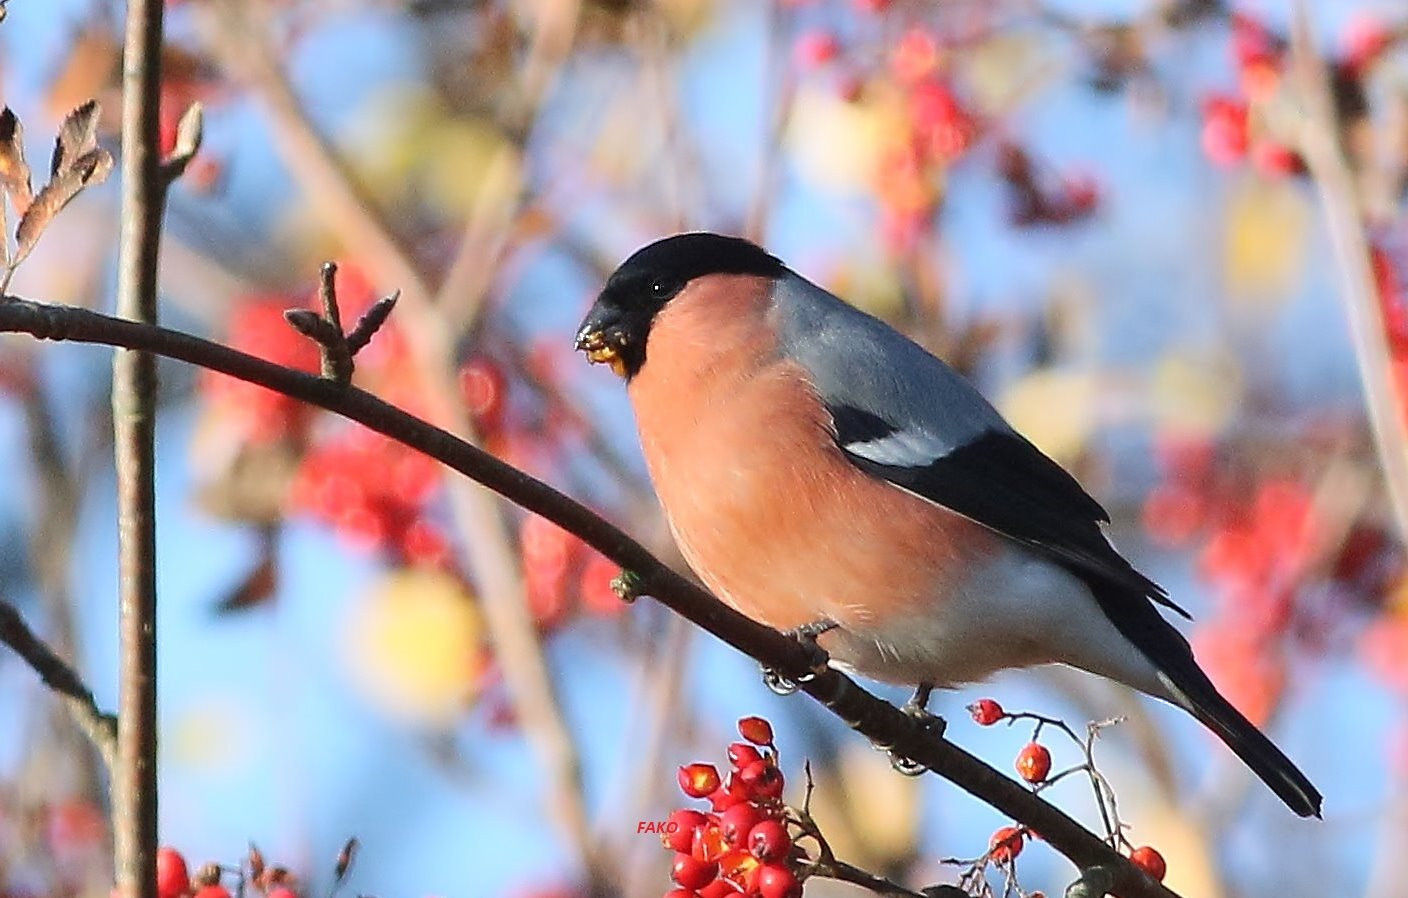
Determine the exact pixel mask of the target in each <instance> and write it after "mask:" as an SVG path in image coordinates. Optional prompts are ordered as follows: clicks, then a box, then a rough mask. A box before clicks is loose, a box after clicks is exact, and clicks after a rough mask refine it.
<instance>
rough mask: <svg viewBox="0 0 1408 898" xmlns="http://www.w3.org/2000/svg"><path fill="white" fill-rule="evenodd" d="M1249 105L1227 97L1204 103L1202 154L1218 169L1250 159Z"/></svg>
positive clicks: (1216, 97)
mask: <svg viewBox="0 0 1408 898" xmlns="http://www.w3.org/2000/svg"><path fill="white" fill-rule="evenodd" d="M1247 143H1248V137H1247V104H1246V103H1245V102H1244V101H1242V100H1239V99H1236V98H1233V97H1226V96H1220V95H1217V96H1212V97H1209V98H1208V99H1207V100H1205V101H1204V102H1203V152H1204V153H1205V154H1206V155H1207V157H1208V158H1209V159H1211V160H1212V161H1213V162H1215V163H1217V164H1218V165H1231V164H1232V163H1234V162H1236V161H1238V160H1240V159H1241V158H1242V157H1244V156H1246V155H1247Z"/></svg>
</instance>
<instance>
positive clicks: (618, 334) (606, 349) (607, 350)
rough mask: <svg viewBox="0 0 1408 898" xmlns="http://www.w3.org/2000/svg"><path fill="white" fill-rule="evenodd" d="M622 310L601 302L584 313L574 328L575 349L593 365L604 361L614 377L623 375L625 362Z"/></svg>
mask: <svg viewBox="0 0 1408 898" xmlns="http://www.w3.org/2000/svg"><path fill="white" fill-rule="evenodd" d="M622 325H623V321H622V320H621V313H620V312H619V311H618V310H616V309H613V308H611V307H609V306H606V305H604V304H603V303H601V302H600V301H598V302H597V303H596V305H594V306H592V308H591V311H589V312H587V317H585V318H583V319H582V324H581V326H580V327H578V328H577V340H576V348H577V350H578V351H579V352H582V353H585V354H586V356H587V361H589V362H591V363H592V364H594V365H595V364H598V363H601V364H607V365H610V366H611V370H612V371H614V372H616V376H618V377H625V376H626V361H625V359H623V358H622V357H621V351H622V350H623V349H625V348H626V343H627V340H626V333H625V330H624V329H623V327H622Z"/></svg>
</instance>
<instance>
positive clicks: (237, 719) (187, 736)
mask: <svg viewBox="0 0 1408 898" xmlns="http://www.w3.org/2000/svg"><path fill="white" fill-rule="evenodd" d="M253 717H254V715H253V714H252V712H251V710H250V708H249V707H248V706H246V705H245V704H244V701H243V699H240V698H236V697H234V696H230V695H224V696H218V695H216V696H204V697H202V699H201V700H200V702H199V703H198V704H195V705H193V706H191V707H190V708H189V709H187V710H185V711H182V712H179V713H178V714H177V715H176V716H175V720H174V721H173V722H172V723H171V724H170V725H169V727H168V728H167V732H166V733H164V734H163V738H162V741H163V744H164V750H165V751H167V752H169V753H170V755H169V756H170V759H171V760H172V761H174V762H175V763H178V764H188V765H190V766H192V767H206V768H217V769H219V768H224V769H228V768H230V767H232V766H233V765H235V764H237V763H240V762H242V761H247V760H249V759H250V758H251V750H252V748H253V743H251V742H250V740H249V738H248V737H247V735H246V734H248V733H252V732H255V731H256V729H257V727H256V726H255V724H254V720H253Z"/></svg>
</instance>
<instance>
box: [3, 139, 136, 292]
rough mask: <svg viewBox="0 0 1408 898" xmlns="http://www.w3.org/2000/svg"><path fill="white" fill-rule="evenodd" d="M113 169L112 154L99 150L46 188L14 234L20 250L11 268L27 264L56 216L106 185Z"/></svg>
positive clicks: (91, 153)
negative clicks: (83, 194) (72, 202)
mask: <svg viewBox="0 0 1408 898" xmlns="http://www.w3.org/2000/svg"><path fill="white" fill-rule="evenodd" d="M112 166H113V160H112V154H111V153H109V152H108V151H107V150H104V149H101V148H99V149H96V150H93V151H91V152H89V153H86V154H84V155H82V156H80V157H78V158H77V159H75V160H73V163H72V164H71V165H67V166H66V167H65V168H64V171H63V172H62V173H61V174H58V175H55V176H54V178H53V180H51V181H50V182H49V183H48V184H45V185H44V189H43V190H41V191H39V195H38V196H36V197H35V198H34V202H33V203H31V204H30V206H29V209H27V210H26V211H25V213H24V216H23V217H22V218H21V219H20V226H19V227H18V228H17V229H16V230H15V241H16V243H17V247H16V250H15V258H14V261H13V263H12V264H14V265H18V264H20V263H21V262H23V261H24V259H25V257H26V256H28V255H29V253H30V251H31V250H33V249H34V244H35V243H37V242H38V241H39V235H40V234H43V233H44V229H45V228H47V227H48V226H49V223H50V222H51V221H53V220H54V216H55V215H58V214H59V212H60V211H61V210H62V209H63V208H64V206H67V205H68V204H69V201H70V200H72V199H73V198H74V197H76V196H78V194H79V192H80V191H82V190H83V188H85V187H88V186H90V185H93V184H101V183H102V182H103V181H106V180H107V177H108V175H109V174H110V173H111V172H112Z"/></svg>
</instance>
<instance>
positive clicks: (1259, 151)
mask: <svg viewBox="0 0 1408 898" xmlns="http://www.w3.org/2000/svg"><path fill="white" fill-rule="evenodd" d="M1251 159H1252V165H1254V166H1256V168H1257V170H1258V171H1260V172H1261V173H1262V174H1263V175H1266V176H1267V177H1271V178H1277V177H1282V176H1284V175H1298V174H1300V173H1301V172H1303V171H1305V160H1304V159H1302V158H1301V157H1300V154H1299V153H1297V152H1296V151H1295V150H1293V149H1291V148H1290V147H1288V146H1286V145H1285V144H1283V143H1277V142H1276V141H1274V140H1262V141H1258V142H1256V143H1254V144H1252V148H1251Z"/></svg>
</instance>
